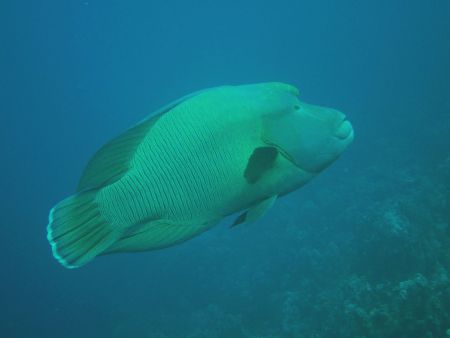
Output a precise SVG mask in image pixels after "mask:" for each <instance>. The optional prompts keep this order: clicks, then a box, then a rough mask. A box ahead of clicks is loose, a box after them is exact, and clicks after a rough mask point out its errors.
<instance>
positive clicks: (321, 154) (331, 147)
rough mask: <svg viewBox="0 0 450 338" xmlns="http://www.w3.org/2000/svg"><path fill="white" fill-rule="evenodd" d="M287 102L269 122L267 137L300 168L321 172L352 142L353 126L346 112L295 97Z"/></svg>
mask: <svg viewBox="0 0 450 338" xmlns="http://www.w3.org/2000/svg"><path fill="white" fill-rule="evenodd" d="M283 101H284V105H283V109H282V110H281V111H278V112H275V113H274V114H271V115H270V117H269V118H268V119H266V122H265V126H264V132H265V135H264V136H263V138H264V139H265V141H266V142H267V143H269V144H272V145H274V146H276V147H277V148H278V149H279V150H280V152H281V153H283V154H284V155H285V156H286V157H287V158H288V159H290V160H291V161H292V162H293V163H294V164H295V165H296V166H297V167H299V168H301V169H302V170H304V171H307V172H310V173H318V172H320V171H322V170H323V169H325V168H326V167H327V166H329V165H330V164H331V163H332V162H334V161H335V160H336V159H337V158H338V157H339V156H340V155H341V154H342V152H343V151H344V150H345V149H346V148H347V147H348V146H349V145H350V144H351V143H352V141H353V138H354V132H353V127H352V125H351V123H350V122H349V121H348V120H347V119H346V116H345V115H344V114H343V113H342V112H340V111H338V110H336V109H332V108H326V107H320V106H315V105H312V104H307V103H304V102H301V101H300V100H299V99H298V98H297V96H296V95H292V94H291V95H287V96H285V97H284V100H283Z"/></svg>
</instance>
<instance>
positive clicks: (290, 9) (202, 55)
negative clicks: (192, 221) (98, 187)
mask: <svg viewBox="0 0 450 338" xmlns="http://www.w3.org/2000/svg"><path fill="white" fill-rule="evenodd" d="M0 37H1V40H0V41H1V47H0V119H1V120H0V145H1V149H0V150H1V153H0V154H1V159H0V163H1V164H0V173H1V175H0V191H1V197H0V202H1V203H0V208H1V226H2V234H1V237H0V245H1V253H2V254H1V255H0V266H1V269H0V302H1V303H0V304H1V307H0V336H1V337H5V338H7V337H58V338H61V337H73V338H80V337H151V338H171V337H183V338H184V337H186V338H226V337H236V338H239V337H243V338H256V337H258V338H281V337H283V338H284V337H286V338H296V337H306V338H309V337H314V338H319V337H366V338H369V337H420V338H431V337H446V336H449V337H450V2H449V1H446V0H440V1H439V0H435V1H419V0H411V1H400V0H390V1H387V0H380V1H355V0H352V1H350V0H343V1H325V0H321V1H313V0H308V1H300V0H297V1H294V0H291V1H273V2H272V1H256V0H253V1H197V0H190V1H170V0H169V1H115V0H110V1H94V0H84V1H56V0H53V1H12V0H11V1H8V0H2V1H1V2H0ZM265 81H282V82H287V83H290V84H293V85H295V86H297V87H298V88H299V89H300V93H301V94H300V98H301V99H302V100H304V101H306V102H310V103H314V104H319V105H324V106H330V107H333V108H337V109H340V110H342V111H343V112H345V113H346V114H347V116H348V118H349V120H350V121H351V122H352V124H353V126H354V128H355V135H356V136H355V141H354V144H352V146H351V147H350V148H349V149H348V150H347V151H346V152H345V153H344V154H343V156H342V157H341V158H340V159H339V160H338V161H337V162H336V163H335V164H333V165H332V166H331V167H330V168H328V169H327V170H325V171H324V172H323V173H322V174H321V175H319V176H318V177H317V178H315V179H314V180H313V181H312V182H311V183H309V184H308V185H307V186H305V187H304V188H302V189H300V190H298V191H296V192H294V193H292V194H290V195H288V196H286V197H284V198H282V199H280V200H278V201H277V202H276V205H275V206H274V207H273V208H272V209H271V210H270V211H269V212H268V213H267V215H266V216H265V217H263V218H262V219H260V220H258V221H257V222H255V223H251V224H243V225H241V226H238V227H236V228H233V229H230V228H229V224H230V220H229V219H228V220H225V221H223V222H222V223H221V224H219V226H217V227H215V228H214V229H212V230H211V231H209V232H206V233H205V234H203V235H201V236H199V237H196V238H194V239H192V240H190V241H188V242H185V243H183V244H181V245H178V246H175V247H171V248H168V249H165V250H160V251H153V252H146V253H140V254H121V255H111V256H105V257H101V258H98V259H95V260H94V261H93V262H92V263H90V264H88V265H87V266H85V267H83V268H80V269H75V270H68V269H65V268H63V267H62V266H60V265H59V264H58V262H57V261H56V260H55V259H54V258H53V257H52V254H51V249H50V246H49V244H48V242H47V239H46V225H47V221H48V212H49V210H50V208H51V207H52V206H53V205H54V204H56V203H57V202H58V201H60V200H61V199H62V198H64V197H66V196H68V195H70V194H72V193H73V191H74V190H75V188H76V185H77V181H78V179H79V177H80V175H81V173H82V170H83V168H84V166H85V165H86V163H87V161H88V159H89V158H90V156H92V154H93V153H94V152H95V151H96V150H97V149H98V148H99V147H100V146H101V145H102V144H104V143H105V142H106V141H108V140H109V139H111V138H112V137H114V136H115V135H117V134H118V133H120V132H122V131H123V130H125V129H126V128H128V127H129V126H131V125H133V124H134V123H136V122H138V121H140V120H142V119H143V118H144V117H145V116H147V115H148V114H149V113H151V112H152V111H154V110H156V109H157V108H159V107H160V106H162V105H164V104H166V103H168V102H170V101H171V100H174V99H176V98H178V97H181V96H183V95H185V94H188V93H190V92H193V91H196V90H199V89H203V88H208V87H212V86H218V85H223V84H242V83H255V82H265Z"/></svg>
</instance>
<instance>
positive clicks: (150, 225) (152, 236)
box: [104, 219, 217, 254]
mask: <svg viewBox="0 0 450 338" xmlns="http://www.w3.org/2000/svg"><path fill="white" fill-rule="evenodd" d="M216 223H217V222H216V221H213V222H206V223H200V224H195V225H193V224H182V223H176V222H173V221H170V220H163V219H162V220H149V221H148V222H147V223H142V224H140V225H136V226H133V231H131V232H128V233H127V234H125V235H123V236H122V237H121V238H120V239H119V240H118V241H116V242H115V243H114V244H113V245H111V246H110V247H109V248H108V249H107V250H106V251H105V252H104V254H109V253H115V252H136V251H148V250H155V249H162V248H165V247H168V246H172V245H175V244H178V243H181V242H184V241H187V240H188V239H191V238H192V237H194V236H196V235H199V234H201V233H202V232H204V231H206V230H208V229H210V228H211V227H212V226H214V225H215V224H216Z"/></svg>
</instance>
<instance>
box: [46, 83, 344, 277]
mask: <svg viewBox="0 0 450 338" xmlns="http://www.w3.org/2000/svg"><path fill="white" fill-rule="evenodd" d="M352 140H353V129H352V127H351V124H350V123H349V122H348V121H347V120H346V119H345V116H344V114H342V113H341V112H339V111H337V110H333V109H329V108H322V107H317V106H312V105H308V104H306V103H303V102H301V101H299V99H298V91H297V89H296V88H295V87H292V86H290V85H287V84H283V83H261V84H253V85H242V86H224V87H217V88H212V89H207V90H203V91H201V92H197V93H194V94H191V95H188V96H186V97H184V98H181V99H179V100H177V101H175V102H173V103H171V104H169V105H168V106H166V107H165V108H163V109H161V110H160V111H159V112H157V113H155V114H154V115H152V116H150V117H149V118H147V119H146V120H144V121H142V122H141V123H139V124H137V125H136V126H134V127H132V128H131V129H129V130H128V131H126V132H125V133H123V134H122V135H120V136H118V137H117V138H115V139H113V140H112V141H110V142H109V143H107V144H106V145H105V146H103V147H102V148H101V149H100V150H99V151H98V152H97V153H96V154H95V155H94V157H93V158H92V159H91V161H90V162H89V164H88V165H87V167H86V169H85V172H84V174H83V176H82V177H81V179H80V183H79V186H78V189H77V192H76V194H74V195H72V196H70V197H68V198H66V199H65V200H63V201H61V202H60V203H58V204H57V205H56V206H55V207H54V208H53V209H52V210H51V212H50V216H49V225H48V228H47V231H48V235H47V238H48V240H49V242H50V244H51V246H52V250H53V254H54V256H55V258H56V259H57V260H58V261H59V262H60V263H61V264H62V265H64V266H65V267H68V268H72V267H79V266H82V265H84V264H86V263H88V262H89V261H91V260H92V259H93V258H94V257H96V256H98V255H101V254H108V253H114V252H132V251H145V250H151V249H158V248H164V247H167V246H170V245H173V244H176V243H179V242H182V241H185V240H187V239H189V238H192V237H193V236H195V235H197V234H200V233H201V232H204V231H205V230H207V229H209V228H210V227H212V226H213V225H214V224H217V223H218V222H219V221H220V220H221V219H222V218H223V217H225V216H228V215H230V214H233V213H236V212H239V211H242V213H241V215H240V216H239V217H238V218H237V219H236V221H235V222H234V225H237V224H240V223H243V222H246V221H252V220H255V219H257V218H258V217H260V216H261V215H262V214H263V213H264V212H265V211H266V210H267V209H268V208H270V207H271V206H272V204H273V202H274V201H275V199H276V198H277V197H279V196H282V195H284V194H286V193H288V192H290V191H292V190H295V189H297V188H299V187H300V186H302V185H303V184H305V183H306V182H308V181H309V180H310V179H311V178H312V177H314V176H315V175H317V174H318V173H319V172H320V171H322V170H323V169H324V168H325V167H327V166H328V165H329V164H330V163H332V162H333V161H334V160H335V159H336V158H337V157H338V156H339V155H340V154H341V153H342V151H343V150H344V149H345V148H346V147H347V146H348V145H349V144H350V143H351V142H352Z"/></svg>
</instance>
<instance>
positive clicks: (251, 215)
mask: <svg viewBox="0 0 450 338" xmlns="http://www.w3.org/2000/svg"><path fill="white" fill-rule="evenodd" d="M276 199H277V195H275V196H272V197H269V198H267V199H265V200H263V201H261V202H259V203H258V204H256V205H254V206H253V207H251V208H250V209H248V210H247V211H245V212H244V213H242V214H241V215H239V217H238V218H236V220H235V221H234V223H233V224H232V225H231V226H230V228H233V227H235V226H236V225H239V224H241V223H244V222H253V221H255V220H257V219H258V218H260V217H261V216H263V215H264V214H265V213H266V212H267V210H269V209H270V208H271V207H272V205H273V204H274V203H275V200H276Z"/></svg>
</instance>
